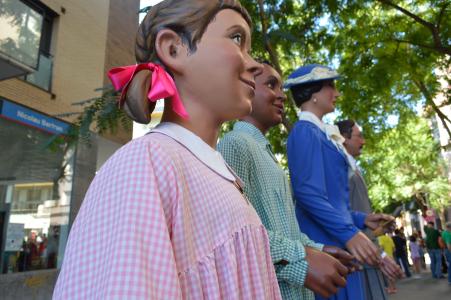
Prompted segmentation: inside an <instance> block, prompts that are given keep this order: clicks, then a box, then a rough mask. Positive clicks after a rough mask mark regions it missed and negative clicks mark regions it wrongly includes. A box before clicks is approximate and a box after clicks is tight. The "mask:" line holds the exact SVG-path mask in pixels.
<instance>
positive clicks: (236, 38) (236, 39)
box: [231, 33, 243, 46]
mask: <svg viewBox="0 0 451 300" xmlns="http://www.w3.org/2000/svg"><path fill="white" fill-rule="evenodd" d="M231 38H232V40H233V42H235V43H236V44H237V45H239V46H241V43H242V38H243V36H242V34H241V33H236V34H234V35H232V37H231Z"/></svg>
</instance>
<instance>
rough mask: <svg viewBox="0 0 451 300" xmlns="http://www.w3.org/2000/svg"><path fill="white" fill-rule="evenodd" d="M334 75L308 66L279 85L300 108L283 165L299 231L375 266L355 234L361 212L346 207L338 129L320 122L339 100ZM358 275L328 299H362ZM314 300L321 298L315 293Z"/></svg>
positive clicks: (370, 250)
mask: <svg viewBox="0 0 451 300" xmlns="http://www.w3.org/2000/svg"><path fill="white" fill-rule="evenodd" d="M338 77H339V75H338V74H337V73H336V71H334V70H332V69H330V68H328V67H325V66H321V65H308V66H304V67H301V68H299V69H298V70H296V71H295V72H294V73H293V74H291V75H290V76H289V78H288V80H287V81H286V83H285V87H286V88H290V90H291V92H292V94H293V98H294V100H295V102H296V105H297V106H298V107H299V108H301V113H300V114H299V121H298V122H297V123H296V124H295V125H294V127H293V129H292V131H291V133H290V135H289V137H288V143H287V154H288V167H289V170H290V175H291V180H292V187H293V192H294V195H295V198H296V215H297V218H298V222H299V226H300V228H301V230H302V231H303V232H304V233H306V234H307V235H308V236H309V237H310V238H312V239H313V240H316V241H317V242H319V243H324V244H327V245H334V246H338V247H341V248H343V249H347V250H348V251H350V252H351V253H352V254H353V255H354V256H355V257H356V258H357V259H358V260H359V261H360V262H362V263H370V264H372V265H375V264H377V262H378V259H379V254H378V253H377V250H376V247H375V246H374V245H373V244H372V243H371V241H370V240H369V239H368V238H366V236H365V235H364V234H362V233H361V232H360V230H361V229H363V228H365V221H366V219H367V214H365V213H361V212H354V211H351V210H350V207H349V188H348V171H349V169H348V168H350V167H351V166H350V165H349V163H348V159H347V154H346V151H345V150H344V149H343V145H342V140H341V139H343V138H342V137H341V135H340V133H339V131H338V128H336V127H335V126H332V125H327V124H325V123H323V122H322V120H321V119H322V117H323V115H325V114H327V113H329V112H332V111H334V109H335V101H336V98H337V97H338V96H339V93H338V91H337V90H336V89H335V86H334V79H337V78H338ZM360 276H361V274H360V272H354V273H352V274H350V275H348V277H347V286H346V287H345V288H342V289H339V291H338V293H337V294H336V295H334V296H332V297H331V298H329V299H340V300H341V299H349V300H359V299H364V292H363V291H364V290H363V285H362V281H361V277H360ZM316 299H324V298H322V297H320V296H318V295H316Z"/></svg>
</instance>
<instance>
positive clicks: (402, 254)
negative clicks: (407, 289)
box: [393, 228, 412, 277]
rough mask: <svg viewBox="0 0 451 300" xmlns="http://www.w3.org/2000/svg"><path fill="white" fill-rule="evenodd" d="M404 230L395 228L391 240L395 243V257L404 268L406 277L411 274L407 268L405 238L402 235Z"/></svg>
mask: <svg viewBox="0 0 451 300" xmlns="http://www.w3.org/2000/svg"><path fill="white" fill-rule="evenodd" d="M403 231H404V230H403V229H402V228H401V229H396V230H395V235H394V236H393V242H394V243H395V257H396V261H397V263H398V264H399V265H400V266H401V268H402V269H403V270H404V274H406V277H410V276H412V274H410V270H409V261H408V260H407V240H406V237H405V235H404V232H403Z"/></svg>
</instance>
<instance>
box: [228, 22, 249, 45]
mask: <svg viewBox="0 0 451 300" xmlns="http://www.w3.org/2000/svg"><path fill="white" fill-rule="evenodd" d="M234 31H238V32H239V33H241V34H242V35H243V36H242V38H243V40H244V42H246V41H247V40H248V39H249V38H250V36H249V34H248V33H247V31H246V29H245V28H244V27H243V26H242V25H233V26H231V27H229V28H228V29H227V34H231V33H232V32H234Z"/></svg>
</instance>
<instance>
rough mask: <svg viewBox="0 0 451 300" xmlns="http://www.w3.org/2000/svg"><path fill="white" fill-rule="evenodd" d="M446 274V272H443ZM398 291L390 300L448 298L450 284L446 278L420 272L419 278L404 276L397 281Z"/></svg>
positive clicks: (436, 299) (449, 296)
mask: <svg viewBox="0 0 451 300" xmlns="http://www.w3.org/2000/svg"><path fill="white" fill-rule="evenodd" d="M445 276H446V274H445ZM396 286H397V288H398V293H396V294H395V295H391V296H390V297H389V299H390V300H449V299H451V286H450V285H448V280H447V279H433V278H432V277H431V273H430V272H424V273H422V274H421V278H419V279H414V278H412V277H411V278H406V279H403V280H401V281H399V282H398V283H397V285H396Z"/></svg>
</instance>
